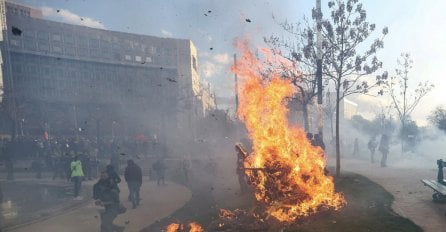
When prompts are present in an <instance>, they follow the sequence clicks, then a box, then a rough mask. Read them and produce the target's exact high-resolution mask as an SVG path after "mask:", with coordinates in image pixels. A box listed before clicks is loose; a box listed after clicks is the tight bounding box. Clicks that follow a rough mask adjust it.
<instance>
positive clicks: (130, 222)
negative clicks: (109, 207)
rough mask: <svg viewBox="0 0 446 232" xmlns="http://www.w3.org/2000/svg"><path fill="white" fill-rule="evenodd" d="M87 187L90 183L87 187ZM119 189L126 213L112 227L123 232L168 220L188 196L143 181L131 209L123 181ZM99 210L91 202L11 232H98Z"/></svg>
mask: <svg viewBox="0 0 446 232" xmlns="http://www.w3.org/2000/svg"><path fill="white" fill-rule="evenodd" d="M90 184H91V183H90ZM119 187H120V189H121V194H120V198H121V202H122V203H123V204H124V205H125V206H126V207H127V212H126V213H125V214H121V215H119V216H118V218H117V219H116V220H115V224H117V225H122V226H125V231H126V232H136V231H140V230H141V229H143V228H144V227H147V226H148V225H150V224H152V223H154V222H156V221H157V220H160V219H162V218H164V217H167V216H169V215H170V214H171V213H173V212H174V211H175V210H177V209H179V208H181V207H182V206H183V205H184V204H185V203H186V202H187V201H188V200H189V199H190V198H191V196H192V193H191V192H190V191H189V190H188V189H187V188H186V187H184V186H181V185H178V184H175V183H171V182H168V183H167V185H165V186H157V185H156V183H154V182H149V181H148V180H147V179H145V180H144V181H143V185H142V187H141V192H140V195H141V198H142V201H141V204H140V205H139V206H138V208H136V209H132V206H131V203H130V202H128V200H127V197H128V188H127V184H126V183H125V181H123V182H122V183H121V184H120V185H119ZM99 209H101V207H98V206H95V204H94V201H93V200H90V201H89V202H88V203H87V204H85V205H84V206H83V207H81V208H78V209H75V210H73V211H69V212H66V213H63V214H62V215H59V216H55V217H52V218H49V219H47V220H44V221H41V222H37V223H34V224H30V225H28V226H25V227H21V228H18V229H15V230H12V231H15V232H48V231H58V232H78V231H83V232H90V231H91V232H96V231H99V225H100V216H99V211H98V210H99Z"/></svg>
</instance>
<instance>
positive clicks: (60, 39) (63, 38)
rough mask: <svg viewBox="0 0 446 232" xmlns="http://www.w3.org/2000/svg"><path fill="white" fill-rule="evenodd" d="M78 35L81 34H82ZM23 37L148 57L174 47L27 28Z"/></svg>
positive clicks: (114, 37)
mask: <svg viewBox="0 0 446 232" xmlns="http://www.w3.org/2000/svg"><path fill="white" fill-rule="evenodd" d="M35 26H36V28H38V27H41V26H42V25H38V24H36V25H35ZM80 34H82V32H81V33H80ZM23 37H24V38H26V39H36V40H39V41H42V42H43V41H46V42H53V43H63V44H67V45H71V46H75V47H81V48H90V49H108V50H112V49H113V50H120V51H126V52H132V53H143V54H146V55H150V56H154V55H156V54H157V53H159V52H160V51H159V50H160V49H162V50H166V49H170V48H171V47H173V46H174V45H173V44H169V45H167V46H163V47H161V46H155V45H153V42H151V41H150V40H147V41H136V40H131V39H125V38H119V37H117V36H113V35H107V34H99V35H97V34H96V35H91V36H84V35H76V36H74V35H72V34H71V33H60V32H48V31H43V30H39V31H35V30H33V29H29V28H26V29H23ZM150 43H152V44H150Z"/></svg>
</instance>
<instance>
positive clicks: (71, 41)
mask: <svg viewBox="0 0 446 232" xmlns="http://www.w3.org/2000/svg"><path fill="white" fill-rule="evenodd" d="M64 42H65V43H67V44H74V37H73V36H72V35H70V34H68V35H64Z"/></svg>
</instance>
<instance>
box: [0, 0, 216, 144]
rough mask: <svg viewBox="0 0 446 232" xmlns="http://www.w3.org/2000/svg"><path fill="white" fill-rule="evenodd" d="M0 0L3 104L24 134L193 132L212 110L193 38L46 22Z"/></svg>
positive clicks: (30, 11) (33, 12) (31, 11)
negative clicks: (197, 124)
mask: <svg viewBox="0 0 446 232" xmlns="http://www.w3.org/2000/svg"><path fill="white" fill-rule="evenodd" d="M1 2H2V4H1V6H0V10H1V26H2V30H3V33H2V46H1V59H2V80H3V84H4V99H3V100H4V103H5V104H6V105H7V108H8V111H9V112H10V114H11V118H12V120H14V122H15V123H16V124H17V125H20V127H21V129H23V128H24V130H25V133H29V134H39V133H40V132H42V131H43V130H50V131H51V133H52V135H64V136H70V135H74V134H79V133H82V134H85V135H93V136H95V135H99V136H118V135H125V136H132V135H135V134H141V133H143V134H162V133H163V132H165V131H168V132H169V133H176V132H177V131H178V130H185V131H188V130H189V131H191V130H192V129H193V127H194V122H195V121H197V119H199V118H202V117H204V115H205V114H206V112H207V111H208V110H209V108H211V107H213V105H212V104H211V103H212V102H213V101H212V100H210V99H211V98H212V97H213V96H212V95H211V94H209V93H206V91H207V90H208V89H209V88H202V86H201V85H200V80H199V75H198V71H197V65H198V64H197V50H196V48H195V46H194V45H193V43H192V42H191V41H190V40H187V39H171V38H159V37H153V36H146V35H137V34H130V33H123V32H116V31H109V30H102V29H95V28H89V27H85V26H78V25H71V24H66V23H61V22H54V21H49V20H45V19H43V18H42V13H41V12H40V11H39V10H38V9H34V8H32V7H28V6H23V5H18V4H15V3H10V2H6V3H5V2H4V1H1ZM16 131H17V128H16Z"/></svg>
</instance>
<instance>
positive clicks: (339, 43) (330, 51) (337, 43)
mask: <svg viewBox="0 0 446 232" xmlns="http://www.w3.org/2000/svg"><path fill="white" fill-rule="evenodd" d="M328 7H329V9H330V17H329V18H328V19H324V20H323V22H322V28H321V31H322V35H323V41H322V48H323V50H324V55H323V63H322V65H323V68H322V71H323V74H324V75H325V76H327V77H328V78H329V79H330V80H331V81H332V83H333V85H334V88H335V92H336V98H335V99H336V100H335V101H336V102H335V103H336V122H335V125H336V175H337V176H339V175H340V170H341V159H340V154H341V151H340V142H339V141H340V133H339V132H340V128H339V119H340V117H341V115H340V111H339V109H340V107H339V106H340V103H341V100H342V99H343V98H344V97H346V96H348V95H352V94H356V93H362V94H369V91H370V90H371V89H372V88H374V87H377V86H379V85H381V84H382V83H383V80H385V79H387V72H384V73H383V74H382V75H377V76H376V77H372V76H371V74H373V73H375V72H376V71H378V69H380V68H381V67H382V62H381V61H379V60H378V58H377V57H376V52H377V51H378V50H379V49H382V48H383V47H384V43H383V39H384V37H385V35H386V34H387V32H388V29H387V27H386V28H384V29H383V30H382V35H381V36H380V37H378V38H376V39H375V40H374V41H373V42H372V43H371V44H370V45H369V46H368V48H367V49H366V50H365V51H364V52H363V53H362V54H358V53H357V48H358V47H359V46H360V45H361V47H363V46H364V45H362V44H363V43H364V41H365V40H366V39H367V38H368V37H369V36H370V35H371V33H372V32H374V31H375V28H376V26H375V24H371V23H369V22H367V21H366V18H367V17H366V11H365V10H364V9H363V7H362V4H361V3H359V1H358V0H347V1H342V0H335V1H329V2H328ZM314 11H315V10H314ZM314 14H315V13H313V15H314ZM313 18H316V16H313ZM312 37H314V36H312ZM312 44H314V43H312ZM313 47H314V46H313ZM378 93H382V92H381V91H380V92H378Z"/></svg>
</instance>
